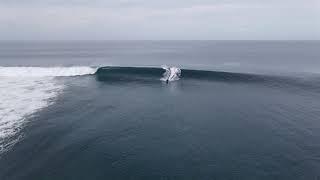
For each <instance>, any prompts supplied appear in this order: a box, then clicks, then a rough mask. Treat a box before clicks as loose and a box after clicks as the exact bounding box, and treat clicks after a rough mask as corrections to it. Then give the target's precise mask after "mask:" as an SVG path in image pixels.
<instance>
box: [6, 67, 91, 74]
mask: <svg viewBox="0 0 320 180" xmlns="http://www.w3.org/2000/svg"><path fill="white" fill-rule="evenodd" d="M96 71H97V68H93V67H85V66H79V67H0V77H1V76H2V77H48V76H49V77H50V76H51V77H57V76H80V75H89V74H94V73H95V72H96Z"/></svg>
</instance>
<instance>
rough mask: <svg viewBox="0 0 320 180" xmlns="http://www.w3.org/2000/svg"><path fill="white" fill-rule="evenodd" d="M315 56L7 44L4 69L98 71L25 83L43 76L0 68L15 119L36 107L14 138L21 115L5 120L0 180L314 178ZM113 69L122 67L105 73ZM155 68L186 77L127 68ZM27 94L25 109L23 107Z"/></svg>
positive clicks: (286, 47) (318, 131) (264, 48)
mask: <svg viewBox="0 0 320 180" xmlns="http://www.w3.org/2000/svg"><path fill="white" fill-rule="evenodd" d="M319 47H320V43H319V42H242V41H240V42H224V41H222V42H215V41H213V42H199V41H196V42H181V41H179V42H176V41H174V42H162V41H161V42H81V43H75V42H69V43H66V42H54V43H48V42H46V43H44V42H33V43H30V42H28V43H27V42H24V43H23V42H15V43H8V42H7V43H2V44H1V46H0V49H1V50H0V62H1V63H0V64H1V65H2V66H45V67H46V68H45V69H42V70H41V71H45V72H47V73H48V72H55V73H53V74H59V73H60V74H68V72H69V71H71V70H70V69H64V71H63V72H62V71H61V70H52V69H51V70H50V67H52V66H58V65H59V66H60V67H62V66H63V67H67V66H68V67H69V66H80V65H81V66H88V65H91V66H97V67H100V68H99V69H98V71H97V72H96V73H95V74H91V75H81V76H67V75H65V76H62V77H61V76H59V77H47V76H43V74H45V73H42V74H41V75H39V76H36V77H31V76H30V74H33V73H35V72H34V71H39V70H38V69H31V70H30V69H29V70H28V71H26V72H27V73H25V74H23V75H21V76H22V77H21V76H19V77H16V76H12V77H8V74H10V73H14V70H15V71H17V69H9V70H8V69H6V68H8V67H5V68H3V69H0V74H1V73H2V74H5V73H3V72H4V71H5V70H7V71H9V72H6V74H5V75H2V77H0V80H2V83H0V87H1V88H2V89H1V90H2V91H3V94H6V93H5V92H4V91H5V90H6V92H7V91H8V90H10V92H12V93H11V94H13V95H14V96H12V97H15V99H11V100H10V99H9V100H8V99H6V98H4V97H0V98H2V102H4V101H5V102H6V104H8V105H10V106H13V107H19V109H16V113H18V110H20V109H25V108H26V107H29V108H30V109H31V107H35V108H34V109H35V110H33V111H32V113H27V112H26V113H24V114H23V115H24V116H25V117H24V118H22V119H23V123H21V125H20V124H19V126H4V125H3V127H7V129H8V128H13V129H15V128H16V129H19V130H17V131H15V133H14V134H13V133H11V134H10V133H8V132H9V131H4V128H2V129H1V127H2V126H1V122H8V121H9V120H10V121H15V122H16V121H17V122H20V121H18V120H17V118H18V117H20V116H17V115H16V114H12V113H11V114H10V112H11V111H8V113H7V114H6V116H2V117H1V116H0V118H1V119H0V130H2V131H3V132H6V133H4V134H9V135H7V136H3V137H2V138H3V141H1V136H0V143H1V142H2V143H3V144H6V146H5V150H4V151H3V152H2V153H1V154H0V179H1V180H2V179H4V180H11V179H24V180H25V179H32V180H34V179H39V180H40V179H41V180H42V179H48V180H49V179H52V180H56V179H77V180H78V179H115V180H116V179H119V180H122V179H307V180H310V179H319V178H320V121H319V117H320V110H319V108H320V76H319V75H317V72H316V70H317V68H318V67H319V63H320V61H318V60H319V59H320V51H319ZM223 63H224V64H223ZM108 64H109V65H110V64H111V65H112V64H113V65H120V66H121V67H105V68H102V67H103V66H105V65H108ZM161 64H169V65H175V66H178V67H183V68H184V69H182V71H181V78H180V80H177V81H172V82H169V83H168V84H166V83H165V82H163V81H160V78H161V77H162V74H163V73H164V70H162V69H161V68H134V67H132V66H154V67H157V66H160V65H161ZM288 67H290V68H288ZM195 69H197V70H195ZM199 69H204V70H199ZM19 70H21V71H25V70H24V69H23V68H22V69H19ZM205 70H206V71H205ZM299 70H300V71H299ZM81 71H83V69H81ZM257 72H261V73H257ZM262 72H263V73H262ZM77 73H78V71H77ZM35 74H36V73H35ZM39 74H40V73H39ZM49 74H50V73H49ZM51 76H53V75H52V73H51ZM30 79H32V81H30ZM9 80H10V81H9ZM21 81H24V82H25V83H24V84H28V83H31V85H32V86H34V87H35V85H36V87H39V88H38V89H32V88H31V89H30V87H29V86H27V85H25V86H21V84H20V82H21ZM29 81H30V82H29ZM5 83H6V84H5ZM49 85H50V86H49ZM48 86H49V87H50V88H49V89H47V88H44V87H48ZM51 86H52V87H51ZM54 87H56V88H54ZM5 88H6V89H5ZM8 92H9V91H8ZM13 92H16V93H13ZM52 92H57V93H54V95H53V94H50V93H52ZM19 94H22V95H19ZM28 94H30V95H29V97H32V98H29V99H25V98H26V97H25V96H26V95H28ZM39 95H41V96H39ZM10 97H11V96H10ZM41 97H46V98H41ZM20 99H21V101H20ZM12 102H15V103H12ZM43 102H49V103H48V104H44V103H43ZM12 104H13V105H12ZM35 104H42V106H41V108H40V107H37V106H34V105H35ZM23 105H25V106H23ZM0 107H1V108H2V109H1V108H0V111H1V110H2V111H5V110H6V108H7V106H5V105H2V106H1V103H0ZM6 112H7V111H6ZM21 112H24V111H23V110H21ZM20 114H21V113H20ZM0 115H1V113H0ZM9 115H10V117H15V118H16V119H14V118H12V119H9V118H7V117H8V116H9ZM1 120H2V121H1ZM0 135H1V133H0ZM17 137H19V138H18V141H14V140H16V139H17ZM8 142H14V143H11V144H13V145H8V144H10V143H8Z"/></svg>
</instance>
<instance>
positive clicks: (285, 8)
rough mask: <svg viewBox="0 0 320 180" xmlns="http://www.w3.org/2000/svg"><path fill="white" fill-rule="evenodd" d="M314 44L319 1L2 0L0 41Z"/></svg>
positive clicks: (319, 32) (319, 22)
mask: <svg viewBox="0 0 320 180" xmlns="http://www.w3.org/2000/svg"><path fill="white" fill-rule="evenodd" d="M151 39H152V40H171V39H173V40H244V39H246V40H319V39H320V1H319V0H303V1H302V0H268V1H262V0H175V1H172V0H161V1H160V0H108V1H103V0H90V1H89V0H69V1H66V0H1V1H0V40H151Z"/></svg>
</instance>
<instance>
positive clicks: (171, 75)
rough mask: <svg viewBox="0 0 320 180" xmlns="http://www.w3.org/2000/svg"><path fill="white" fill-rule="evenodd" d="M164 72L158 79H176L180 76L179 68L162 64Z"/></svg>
mask: <svg viewBox="0 0 320 180" xmlns="http://www.w3.org/2000/svg"><path fill="white" fill-rule="evenodd" d="M162 68H163V69H164V70H166V72H165V73H164V74H163V77H162V78H161V79H160V80H162V81H167V80H168V81H177V80H179V79H180V76H181V69H179V68H177V67H168V66H162Z"/></svg>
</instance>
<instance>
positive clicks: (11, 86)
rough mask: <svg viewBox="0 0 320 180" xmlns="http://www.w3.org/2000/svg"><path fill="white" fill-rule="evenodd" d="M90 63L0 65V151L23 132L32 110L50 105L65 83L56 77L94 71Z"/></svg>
mask: <svg viewBox="0 0 320 180" xmlns="http://www.w3.org/2000/svg"><path fill="white" fill-rule="evenodd" d="M95 72H96V68H92V67H0V153H2V152H4V151H7V150H8V149H9V148H10V147H12V146H13V145H14V144H15V143H16V142H17V141H18V140H19V139H20V138H21V137H22V136H23V135H21V134H19V132H20V130H21V129H22V128H23V127H24V126H25V124H26V123H27V119H28V118H29V117H30V116H32V115H33V114H34V113H36V112H38V111H40V110H41V109H43V108H45V107H47V106H49V105H50V104H52V103H53V102H54V100H55V98H56V97H57V96H58V95H59V94H60V93H61V92H62V91H63V89H64V88H65V85H64V84H63V83H61V82H59V81H58V80H57V79H56V78H55V77H67V76H79V75H89V74H94V73H95Z"/></svg>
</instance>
